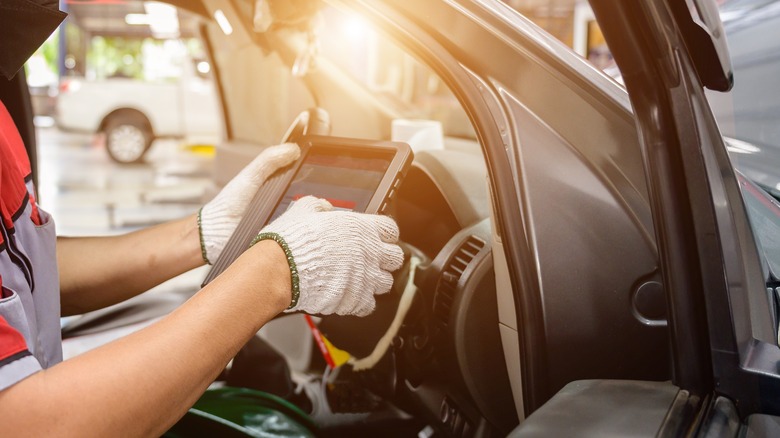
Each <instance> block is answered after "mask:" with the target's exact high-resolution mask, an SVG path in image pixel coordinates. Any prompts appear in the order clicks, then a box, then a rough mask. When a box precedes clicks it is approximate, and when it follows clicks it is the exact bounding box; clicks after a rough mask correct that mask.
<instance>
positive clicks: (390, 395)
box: [63, 0, 669, 436]
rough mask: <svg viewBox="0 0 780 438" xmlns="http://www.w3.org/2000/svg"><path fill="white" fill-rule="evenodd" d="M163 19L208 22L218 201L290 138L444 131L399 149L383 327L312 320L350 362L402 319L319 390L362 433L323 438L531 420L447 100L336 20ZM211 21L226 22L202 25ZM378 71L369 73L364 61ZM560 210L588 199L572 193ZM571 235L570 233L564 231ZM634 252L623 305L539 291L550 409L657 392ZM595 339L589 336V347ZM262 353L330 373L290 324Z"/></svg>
mask: <svg viewBox="0 0 780 438" xmlns="http://www.w3.org/2000/svg"><path fill="white" fill-rule="evenodd" d="M170 3H172V4H175V5H176V6H178V7H181V8H184V9H187V10H189V11H190V12H192V13H194V14H196V15H198V16H200V17H202V23H201V26H200V31H201V37H202V38H203V41H204V43H205V45H206V47H207V49H208V50H207V51H208V53H209V55H210V62H211V65H212V74H213V76H214V78H215V86H216V87H217V88H218V93H219V95H220V101H221V104H222V113H223V115H224V125H225V126H224V133H225V136H224V137H225V138H224V140H223V141H222V142H221V143H220V144H218V145H217V148H216V156H215V159H214V174H213V177H214V182H215V188H214V192H213V193H212V194H214V193H216V191H217V190H218V188H219V187H221V186H222V185H224V184H225V183H227V182H228V181H229V180H230V179H231V178H232V176H233V175H235V174H236V173H237V172H238V171H239V170H240V169H241V168H243V166H244V165H245V164H246V163H248V162H249V160H251V159H252V158H253V157H254V156H256V155H257V153H258V152H259V151H261V150H262V149H263V148H265V147H267V146H270V145H274V144H277V143H279V142H282V141H286V140H295V139H296V138H298V136H299V135H301V134H318V135H331V136H336V137H345V138H354V139H365V140H374V141H380V140H381V141H385V140H391V139H393V124H394V121H397V120H425V121H436V122H438V123H439V124H440V126H441V128H442V136H441V142H440V143H439V142H433V143H435V144H432V143H425V142H423V143H415V141H414V139H413V138H410V139H407V141H409V143H411V146H412V148H413V149H414V151H415V156H414V162H413V164H412V167H411V169H410V170H409V171H408V174H407V176H406V178H405V180H404V182H403V184H402V185H401V187H400V188H399V189H398V191H397V192H396V194H395V199H394V201H393V203H392V205H391V206H390V208H389V214H390V215H391V216H392V217H393V218H394V219H395V220H396V221H397V222H398V225H399V228H400V230H401V240H402V244H403V247H404V250H405V253H406V254H407V262H406V265H405V266H404V268H402V269H401V270H400V271H398V272H397V273H396V277H395V286H394V290H393V291H392V292H391V293H389V294H387V295H383V296H380V297H378V298H377V310H376V311H375V312H374V313H373V314H372V315H370V316H369V317H366V318H355V317H339V316H326V317H321V318H318V327H319V330H320V331H321V332H322V333H323V334H324V335H325V336H326V337H327V338H328V340H329V341H330V342H332V343H333V345H335V346H336V347H338V348H339V349H342V350H345V351H347V352H349V353H350V354H351V355H352V356H353V357H355V358H362V357H367V356H370V355H371V354H372V352H373V351H374V350H375V348H377V346H378V345H379V344H380V343H381V342H380V341H381V340H382V339H383V338H384V337H386V336H387V335H386V334H387V333H388V332H389V331H390V330H391V326H393V321H394V319H395V318H397V317H398V316H397V315H401V318H402V320H401V324H400V326H398V327H396V328H395V330H396V331H395V332H394V333H393V332H391V333H392V335H393V336H392V338H391V341H392V342H391V345H390V346H389V348H388V349H387V352H386V354H384V355H382V356H381V359H380V360H378V361H376V363H374V364H372V366H371V367H370V368H369V369H367V370H363V371H355V370H350V369H349V367H346V366H345V367H343V368H345V369H343V370H342V371H340V372H339V373H338V375H335V376H333V375H330V376H327V378H328V379H330V380H329V382H331V383H332V384H333V385H334V387H335V388H346V389H344V390H343V391H345V393H347V394H349V395H350V397H344V399H346V400H348V401H347V402H343V403H338V402H333V405H334V410H336V411H338V410H339V409H341V410H342V412H346V413H355V412H360V413H365V414H366V415H363V416H361V417H359V418H356V419H354V420H353V421H348V422H346V424H343V423H342V424H339V425H338V426H329V427H327V426H326V427H324V430H325V431H330V432H331V433H332V434H333V435H334V436H337V435H341V434H345V433H355V434H361V433H364V434H369V433H371V434H372V435H374V434H376V433H378V432H377V431H383V432H382V433H385V434H386V436H399V435H403V434H410V435H411V434H416V433H417V432H418V431H419V430H421V429H422V428H423V427H424V426H426V425H435V426H434V427H435V429H436V430H437V431H438V432H441V433H443V434H444V435H447V436H505V435H507V434H508V433H509V432H510V431H511V430H513V429H514V428H515V426H516V425H517V424H518V422H519V421H520V419H522V418H524V416H525V413H526V408H525V407H524V405H523V381H522V377H521V376H522V372H521V370H520V363H519V362H518V360H519V359H518V357H519V348H520V347H519V343H520V340H519V339H518V335H517V327H514V328H513V327H510V326H507V325H505V324H502V323H500V321H517V315H516V314H515V312H516V307H515V295H514V293H513V290H512V289H513V288H512V286H511V281H510V278H509V274H508V268H507V265H506V257H507V256H506V254H505V252H504V249H503V248H502V245H501V239H502V236H499V235H498V234H497V233H495V232H494V229H495V227H494V225H493V224H494V221H495V217H494V214H495V213H494V211H493V207H492V201H491V192H490V190H491V189H490V185H489V181H488V169H487V167H486V164H485V159H484V155H483V154H484V152H483V147H482V146H481V144H480V139H478V138H477V134H476V133H475V130H474V129H473V126H472V122H471V120H472V119H471V118H470V117H469V115H468V114H467V113H466V111H465V110H464V107H463V106H462V105H461V103H460V101H459V99H458V97H456V95H455V94H454V93H453V91H452V90H450V89H449V88H448V87H447V85H446V84H445V82H444V81H443V80H442V79H441V77H439V76H438V75H437V74H436V73H435V72H434V71H433V70H431V69H430V68H429V67H427V66H426V65H425V64H424V63H422V62H421V61H420V60H419V59H418V58H417V57H415V56H413V55H412V54H410V51H409V50H408V48H406V47H404V46H402V45H400V44H399V43H398V42H397V41H393V39H391V38H390V37H389V36H388V35H387V34H385V33H383V32H381V31H379V30H375V29H372V28H371V26H370V25H369V24H368V23H366V22H365V21H363V19H361V18H360V17H359V16H357V15H355V14H354V13H352V12H350V11H348V10H345V9H344V8H341V7H339V5H338V2H335V3H336V5H330V4H324V3H321V2H318V1H312V0H296V1H289V2H278V1H276V2H275V1H268V2H263V1H258V2H253V1H249V0H246V1H245V0H237V1H231V2H224V1H217V0H203V1H202V2H185V1H172V2H170ZM217 16H219V17H222V18H221V19H219V20H217V19H214V17H217ZM375 53H380V54H381V56H380V57H374V58H372V54H375ZM572 56H573V55H572ZM599 80H603V81H606V80H607V79H606V77H604V78H600V79H599ZM615 86H616V85H615ZM622 105H623V106H626V104H625V102H624V103H623V104H622ZM623 111H627V110H625V109H624V110H623ZM312 112H319V113H325V114H327V119H328V120H329V123H327V124H323V123H315V122H314V121H312V119H313V118H307V117H302V116H301V114H312ZM615 117H618V118H620V117H622V118H625V121H624V123H625V126H629V127H630V128H628V129H627V130H626V132H625V133H624V134H625V136H627V137H629V138H631V137H632V136H633V138H634V140H633V141H634V143H635V142H636V140H635V138H636V134H635V132H634V131H633V123H632V122H631V120H630V119H629V118H626V117H625V116H623V115H618V116H615ZM594 141H595V140H594ZM549 146H550V148H549V149H539V151H540V152H538V153H539V154H540V155H539V156H540V157H541V156H543V155H544V154H551V155H556V154H557V157H558V158H561V159H562V160H571V159H572V158H571V157H572V156H578V154H580V153H581V152H580V151H575V150H573V149H571V148H569V149H567V146H565V145H564V146H560V145H558V144H550V145H549ZM561 147H562V148H563V152H561V150H562V149H559V148H561ZM623 153H624V152H615V155H616V156H618V157H617V158H615V160H616V161H620V160H624V161H626V162H632V163H634V164H636V163H639V161H638V156H639V155H638V152H637V151H633V152H631V153H629V155H630V157H628V158H626V157H625V156H619V155H621V154H623ZM540 159H541V158H540ZM562 169H564V166H561V167H560V168H553V169H547V171H548V172H547V176H545V178H546V179H544V178H540V179H539V184H543V183H550V185H549V188H548V189H547V190H559V189H568V188H571V187H570V186H568V185H565V184H558V185H556V184H555V181H558V180H563V179H565V175H560V174H556V171H558V170H562ZM550 170H551V172H550ZM581 170H582V172H583V175H584V176H583V177H584V178H587V177H588V176H589V175H590V174H589V173H588V172H590V171H589V170H587V169H585V168H583V169H581ZM534 172H537V171H534ZM534 172H531V173H529V175H530V176H533V175H535V173H534ZM618 172H619V171H618ZM586 174H587V175H586ZM581 176H582V175H581ZM610 178H612V176H610ZM626 178H627V179H628V177H626ZM605 179H606V178H605ZM618 179H619V178H617V177H616V180H618ZM609 190H613V191H614V190H617V191H620V190H626V191H629V192H630V191H632V190H635V192H632V193H633V194H632V195H630V196H627V198H628V199H629V200H628V201H624V202H628V203H629V204H630V203H632V202H636V200H637V199H639V198H642V197H644V196H646V193H644V191H645V190H646V189H645V188H644V187H643V186H642V185H641V184H638V188H633V187H629V184H628V183H627V184H626V186H625V187H622V188H617V189H615V188H609ZM605 193H607V192H605ZM570 196H572V197H578V196H580V197H585V196H592V194H590V193H587V192H585V191H583V192H582V193H580V192H578V191H577V189H576V188H575V189H574V190H573V191H572V193H571V195H570ZM604 196H605V197H609V196H611V195H609V193H607V194H606V195H604ZM631 197H633V198H631ZM632 199H633V200H632ZM540 202H541V201H540ZM603 202H605V203H610V202H612V201H611V200H610V199H607V200H605V201H603ZM543 208H545V209H548V210H549V211H548V212H547V213H549V214H551V215H554V216H560V215H564V216H565V215H571V214H572V213H571V211H568V210H566V209H563V208H561V207H560V206H557V205H555V204H554V203H550V204H543ZM626 210H630V208H628V207H626ZM637 210H638V211H640V213H637V214H638V217H636V216H635V217H632V218H631V219H628V221H629V222H630V221H634V223H639V224H646V223H647V222H648V221H649V219H648V216H649V214H648V213H647V211H644V210H642V209H637ZM642 212H644V213H642ZM586 213H587V214H590V215H598V214H600V213H599V212H597V211H595V210H594V211H592V212H586ZM642 214H644V216H642ZM567 220H568V221H573V222H576V218H573V217H568V218H567ZM620 220H626V219H625V218H623V219H620ZM626 226H629V225H626ZM577 231H578V232H581V234H580V237H579V238H580V239H582V240H584V241H587V243H588V244H592V245H595V246H600V245H601V246H609V245H611V244H612V242H611V241H608V240H605V239H603V238H601V237H599V236H598V235H596V234H593V232H592V231H590V232H589V231H587V229H585V228H584V227H583V229H578V230H577ZM540 232H541V233H555V231H554V230H551V229H548V230H541V231H540ZM589 233H590V234H589ZM618 236H619V233H618ZM630 239H633V240H632V245H634V246H636V247H641V248H642V250H641V251H639V254H633V255H632V256H633V258H632V261H627V262H626V263H627V265H626V266H627V267H621V266H612V268H611V269H614V270H617V271H621V272H622V270H624V271H625V272H628V273H626V274H625V277H626V278H627V279H628V280H626V281H628V282H629V283H631V282H634V283H633V285H630V286H631V287H629V288H628V289H631V290H632V291H633V294H632V295H631V296H622V295H621V296H617V295H615V293H614V291H611V290H601V292H603V293H602V294H601V295H599V296H577V294H578V293H580V292H582V291H583V290H585V289H583V288H580V287H579V285H578V284H577V282H578V279H579V278H580V277H581V275H580V273H578V272H569V275H568V277H569V278H559V279H558V282H557V283H555V284H561V285H564V286H563V287H562V288H561V290H556V291H553V290H550V291H545V293H547V294H549V297H554V298H556V299H558V300H559V302H561V303H562V304H561V307H560V308H556V309H555V310H556V311H557V312H558V313H557V314H555V315H554V318H553V317H552V316H551V317H550V322H549V324H551V326H550V327H549V330H550V334H549V339H550V341H551V342H550V344H549V346H548V347H547V348H548V350H549V351H548V353H549V355H550V357H551V358H552V359H550V370H549V376H550V377H549V382H545V385H546V388H547V391H548V392H549V393H550V394H554V393H555V392H556V391H557V390H558V389H560V388H561V387H563V386H564V385H565V384H566V383H568V382H571V381H573V380H577V379H578V378H599V377H604V378H607V377H609V378H627V379H629V378H644V379H647V380H666V379H668V378H669V370H668V361H669V358H668V351H667V350H668V347H667V341H666V336H667V334H666V327H665V321H664V318H665V315H664V312H665V310H664V309H665V308H664V305H663V294H662V291H661V290H660V283H659V274H658V271H657V267H656V266H655V260H654V258H653V256H652V254H653V251H654V244H653V243H652V238H650V237H648V236H647V235H644V236H642V235H639V236H636V235H632V236H630ZM548 251H549V252H548V254H549V257H548V258H546V259H545V260H544V262H545V263H550V264H556V263H561V262H560V260H561V259H565V258H566V257H568V256H569V251H576V248H569V247H568V245H567V244H566V243H565V242H563V241H558V242H557V246H556V247H550V248H549V249H548ZM593 263H596V261H594V262H593ZM583 269H588V267H583ZM637 272H639V273H641V275H637ZM609 275H611V274H609V273H605V274H604V276H605V278H606V277H607V276H609ZM566 285H568V286H566ZM593 289H596V287H592V288H590V289H587V290H593ZM409 291H411V292H409ZM186 296H187V294H186V293H185V294H182V295H181V296H179V297H173V298H172V297H166V298H159V297H152V298H143V297H140V298H139V299H136V300H131V301H130V302H128V303H126V304H124V305H121V306H119V307H114V308H111V309H107V310H105V311H100V312H95V313H93V314H91V315H85V316H84V317H82V318H81V319H79V320H76V321H73V322H72V323H70V324H69V325H68V326H66V327H65V328H64V333H63V336H64V338H68V337H77V336H81V335H84V334H87V333H90V332H91V331H95V330H105V329H106V328H107V327H118V326H121V325H123V324H129V323H130V322H131V321H138V320H142V319H149V318H151V317H154V315H159V314H161V313H162V314H164V313H165V312H168V311H170V309H171V308H173V307H174V306H175V305H176V304H177V302H180V300H183V299H186ZM546 299H552V298H546ZM627 303H628V304H627ZM128 308H133V309H135V310H134V311H128ZM627 308H631V309H634V314H633V315H632V314H631V312H627V311H626V309H627ZM564 309H565V310H564ZM550 312H552V310H550ZM626 319H631V320H632V321H633V325H630V324H629V325H630V326H631V327H632V328H631V329H630V330H628V332H629V333H624V334H621V335H619V336H615V339H618V340H619V342H618V341H615V342H616V343H618V344H619V345H621V346H623V347H625V349H624V350H622V351H616V350H615V349H614V346H615V345H612V344H609V343H608V342H602V341H603V339H601V340H600V339H597V338H600V337H602V335H603V334H604V333H609V332H610V331H612V330H614V328H615V327H623V326H625V325H626V324H624V321H625V320H626ZM634 319H638V320H641V321H642V322H643V323H642V324H637V323H636V322H635V321H634ZM594 321H595V322H594ZM556 322H557V325H555V326H553V324H554V323H556ZM515 324H516V323H515ZM590 327H596V328H593V329H592V332H591V333H589V332H585V331H583V328H590ZM261 336H262V337H263V339H265V340H266V341H267V342H268V343H269V344H271V345H272V346H273V347H274V348H275V349H277V350H278V351H280V352H281V353H282V354H284V355H285V357H286V359H287V361H288V365H289V366H290V368H291V371H292V373H293V374H304V375H315V376H321V375H322V374H323V372H324V369H325V364H324V362H323V360H322V358H321V357H320V355H319V351H318V350H317V348H316V346H315V345H314V343H313V342H312V340H311V334H310V333H309V329H308V327H307V325H306V322H305V321H304V319H303V316H302V315H287V316H282V317H279V318H278V319H277V320H275V321H272V322H271V323H270V324H268V326H267V327H265V328H264V329H263V331H262V332H261ZM639 340H641V342H638V341H639ZM637 364H641V365H637ZM355 404H357V405H355Z"/></svg>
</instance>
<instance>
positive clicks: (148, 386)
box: [0, 242, 290, 436]
mask: <svg viewBox="0 0 780 438" xmlns="http://www.w3.org/2000/svg"><path fill="white" fill-rule="evenodd" d="M289 302H290V273H289V270H288V267H287V263H286V261H285V259H284V253H283V252H282V251H281V249H280V248H279V247H278V246H277V245H276V244H275V243H274V242H261V243H259V244H258V245H255V247H253V248H252V249H250V250H249V251H247V253H245V254H244V255H243V256H242V257H240V258H239V259H238V260H237V261H236V262H235V263H234V264H233V265H232V266H231V267H230V268H229V269H228V270H227V271H226V272H225V273H224V274H223V275H221V276H220V277H218V278H217V279H215V280H214V281H213V282H211V283H210V284H209V285H208V286H207V287H206V288H204V289H203V290H201V291H200V292H198V294H196V295H195V296H194V297H193V298H192V299H190V300H189V301H188V302H187V303H185V304H184V305H183V306H182V307H180V308H179V309H177V310H176V311H174V312H173V313H172V314H170V315H169V316H167V317H166V318H164V319H163V320H161V321H160V322H158V323H156V324H154V325H152V326H150V327H148V328H146V329H144V330H141V331H140V332H137V333H135V334H133V335H130V336H128V337H127V338H124V339H121V340H119V341H116V342H113V343H111V344H108V345H106V346H103V347H101V348H99V349H96V350H93V351H91V352H88V353H86V354H84V355H82V356H79V357H76V358H74V359H72V360H69V361H66V362H63V363H61V364H59V365H56V366H55V367H53V368H51V369H48V370H45V371H42V372H39V373H37V374H35V375H33V376H31V377H29V378H27V379H26V380H23V381H22V382H20V383H18V384H16V385H14V386H12V387H11V388H9V389H7V390H5V391H3V392H0V424H2V425H3V427H2V429H3V431H4V433H6V432H7V433H8V434H9V435H11V436H17V435H21V434H24V435H27V436H50V435H57V436H69V435H73V436H85V435H93V436H107V435H113V434H116V431H121V432H122V434H123V435H129V436H138V435H144V436H160V435H161V434H162V433H163V432H164V431H165V430H166V429H167V428H169V427H170V426H171V425H172V424H173V423H174V422H175V421H176V420H177V419H178V418H180V417H181V415H183V414H184V412H186V410H187V409H188V408H189V407H190V406H191V405H192V404H193V403H194V402H195V401H196V400H197V398H198V397H199V396H200V394H202V392H203V391H204V390H205V388H206V387H207V386H208V385H209V384H210V383H211V382H212V381H213V379H214V378H215V377H216V376H217V375H218V374H219V372H220V371H221V370H222V369H223V367H224V366H225V364H226V363H227V362H228V361H229V360H230V358H232V357H233V356H234V355H235V354H236V352H237V351H238V350H239V349H240V348H241V346H242V345H243V344H244V343H246V341H247V340H248V339H249V338H251V336H253V335H254V334H255V333H256V332H257V330H258V329H259V328H260V327H261V326H262V325H263V324H264V323H265V322H267V321H268V320H270V319H271V318H273V317H274V316H275V315H276V314H277V313H278V312H280V311H281V310H283V309H284V308H285V307H286V306H287V305H288V304H289ZM19 406H23V407H24V408H23V409H18V407H19ZM11 407H17V408H11Z"/></svg>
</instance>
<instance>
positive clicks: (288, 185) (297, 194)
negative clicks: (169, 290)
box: [203, 135, 413, 286]
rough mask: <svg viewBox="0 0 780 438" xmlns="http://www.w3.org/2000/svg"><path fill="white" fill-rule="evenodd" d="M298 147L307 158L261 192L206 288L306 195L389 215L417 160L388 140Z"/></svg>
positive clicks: (329, 140)
mask: <svg viewBox="0 0 780 438" xmlns="http://www.w3.org/2000/svg"><path fill="white" fill-rule="evenodd" d="M298 146H300V148H301V158H299V159H298V160H297V161H296V162H295V163H293V164H292V165H290V166H288V167H286V168H284V169H281V170H279V171H277V172H276V173H275V174H273V175H272V176H271V177H270V178H269V179H268V181H266V182H265V184H263V186H262V187H261V188H260V190H258V192H257V194H255V196H254V198H253V199H252V201H251V202H250V203H249V206H248V207H247V209H246V211H245V212H244V217H243V218H242V219H241V222H239V224H238V227H236V231H235V232H234V233H233V235H232V236H231V237H230V239H229V240H228V242H227V244H226V246H225V249H224V250H223V251H222V254H221V255H220V256H219V258H218V259H217V261H216V262H215V263H214V266H213V267H212V268H211V271H210V272H209V274H208V276H206V280H205V281H204V282H203V285H204V286H205V285H206V284H207V283H209V282H210V281H211V280H213V279H214V278H216V277H217V275H219V274H220V273H222V271H224V270H225V269H227V267H228V266H230V264H231V263H233V261H235V260H236V259H237V258H238V256H240V255H241V253H243V252H244V251H245V250H246V249H248V248H249V244H250V243H251V242H252V239H254V238H255V236H257V234H258V233H259V232H260V230H261V229H262V228H263V227H264V226H265V225H266V224H268V223H269V222H271V221H273V220H274V219H276V218H277V217H279V216H280V215H281V214H282V213H284V212H285V211H286V210H287V209H288V208H289V207H290V205H292V204H293V203H294V202H295V201H296V200H298V199H300V198H302V197H304V196H309V195H311V196H316V197H318V198H324V199H327V200H328V201H329V202H330V203H331V204H332V205H333V207H334V209H336V210H348V211H357V212H362V213H379V214H382V213H385V212H386V211H387V205H388V203H389V202H390V200H391V199H392V198H393V196H394V195H395V192H396V191H397V189H398V187H399V185H400V184H401V181H402V180H403V178H404V176H405V175H406V171H407V170H408V169H409V166H410V165H411V163H412V157H413V154H412V150H411V148H410V147H409V145H407V144H406V143H398V142H388V141H373V140H356V139H350V138H338V137H325V136H313V135H312V136H305V137H303V138H301V140H300V141H298Z"/></svg>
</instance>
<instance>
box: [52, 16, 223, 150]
mask: <svg viewBox="0 0 780 438" xmlns="http://www.w3.org/2000/svg"><path fill="white" fill-rule="evenodd" d="M68 8H69V12H70V18H69V19H68V21H67V22H66V24H65V25H64V26H63V27H62V30H61V31H60V32H59V34H58V36H59V45H60V46H61V47H64V48H66V52H65V53H62V54H61V56H60V59H61V63H62V65H61V66H60V67H59V68H60V75H61V79H60V96H59V98H58V99H57V114H56V119H57V123H58V126H59V127H60V128H61V129H65V130H74V131H82V132H96V133H98V132H99V133H104V134H105V141H106V147H107V150H108V153H109V155H110V156H111V158H113V159H114V160H116V161H118V162H121V163H132V162H138V161H141V160H142V158H143V156H144V154H145V152H146V151H147V150H148V148H149V147H150V145H151V144H152V141H153V140H154V139H155V138H160V137H183V138H186V140H187V141H188V142H194V143H206V144H214V143H215V142H216V141H217V140H218V139H219V136H220V132H221V129H222V118H221V115H220V111H219V107H218V99H217V97H216V93H217V92H216V90H215V89H214V84H213V80H212V77H211V65H210V63H209V61H208V59H207V57H206V54H205V48H204V47H203V44H202V42H201V40H200V39H199V38H198V35H199V31H198V28H197V24H196V23H197V20H195V19H194V18H193V17H192V15H191V14H188V13H187V12H186V11H181V12H179V11H178V10H177V9H176V8H174V7H172V6H170V5H166V4H163V3H157V2H140V1H138V2H129V3H127V4H124V3H118V4H111V5H102V6H99V7H97V8H94V7H91V6H90V5H82V4H73V5H69V6H68Z"/></svg>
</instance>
